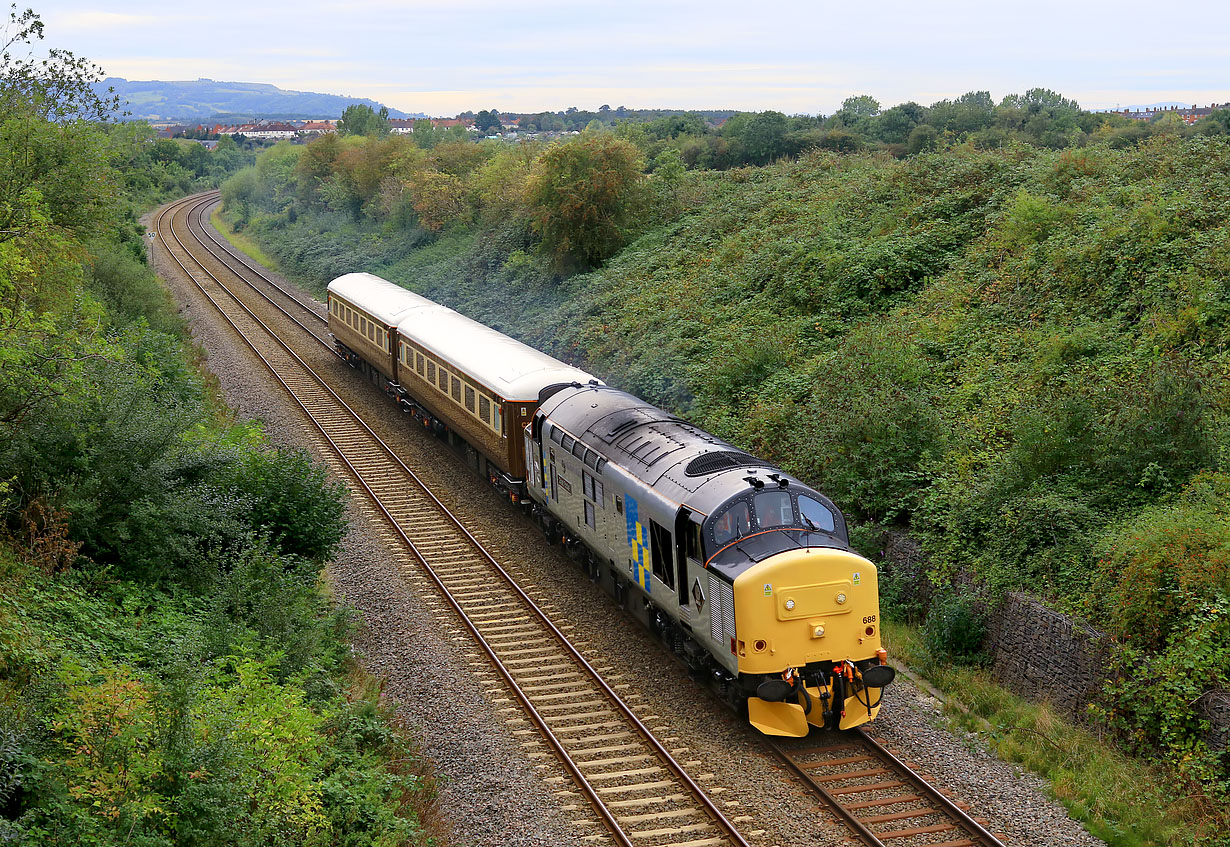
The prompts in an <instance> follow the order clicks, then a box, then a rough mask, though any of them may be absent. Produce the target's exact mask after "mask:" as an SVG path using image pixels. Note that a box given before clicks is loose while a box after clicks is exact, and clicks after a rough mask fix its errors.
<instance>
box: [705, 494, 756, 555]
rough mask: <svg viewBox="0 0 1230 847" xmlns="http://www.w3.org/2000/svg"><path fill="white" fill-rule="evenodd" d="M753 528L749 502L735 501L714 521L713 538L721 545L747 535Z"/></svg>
mask: <svg viewBox="0 0 1230 847" xmlns="http://www.w3.org/2000/svg"><path fill="white" fill-rule="evenodd" d="M751 528H752V513H751V510H750V509H748V507H747V503H745V502H742V501H740V502H738V503H734V504H732V505H731V506H730V508H728V509H727V510H726V511H725V512H723V513H722V514H720V515H718V517H717V519H716V520H714V522H713V540H714V541H716V542H717V544H718V546H719V547H721V546H722V545H724V544H729V543H730V542H732V541H734V540H735V539H736V538H742V537H743V536H745V535H747V533H748V531H749V530H750V529H751Z"/></svg>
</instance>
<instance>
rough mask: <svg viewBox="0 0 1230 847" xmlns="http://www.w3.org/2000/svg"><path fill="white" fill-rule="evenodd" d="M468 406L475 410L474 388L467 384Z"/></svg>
mask: <svg viewBox="0 0 1230 847" xmlns="http://www.w3.org/2000/svg"><path fill="white" fill-rule="evenodd" d="M466 408H467V409H469V410H470V411H471V412H473V411H474V389H473V388H471V387H470V386H468V385H467V386H466Z"/></svg>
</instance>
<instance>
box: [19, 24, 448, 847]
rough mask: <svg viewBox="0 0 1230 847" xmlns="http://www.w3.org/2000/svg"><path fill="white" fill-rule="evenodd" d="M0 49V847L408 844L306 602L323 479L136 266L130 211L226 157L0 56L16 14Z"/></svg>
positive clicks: (56, 68) (322, 519)
mask: <svg viewBox="0 0 1230 847" xmlns="http://www.w3.org/2000/svg"><path fill="white" fill-rule="evenodd" d="M5 32H6V37H9V38H13V39H14V40H13V41H10V42H9V44H8V45H6V50H5V52H4V55H3V57H2V58H0V102H2V103H3V106H4V108H3V109H2V110H0V842H4V843H15V844H46V845H64V847H69V846H70V845H73V846H74V847H75V845H113V844H133V845H146V847H154V845H172V844H177V845H215V844H216V845H237V844H238V845H268V844H320V845H326V844H328V845H333V844H352V845H370V844H381V845H400V844H405V843H410V842H414V841H416V840H422V827H421V826H420V824H419V821H418V818H417V816H416V811H415V809H416V804H420V803H421V802H422V800H423V799H424V798H427V797H429V796H430V792H429V791H427V790H425V787H424V785H423V780H422V779H421V778H420V776H419V775H418V774H417V773H416V772H415V764H414V762H415V760H414V758H413V756H412V755H411V753H412V750H410V749H409V741H408V738H407V736H406V735H405V733H404V732H402V731H401V730H399V729H398V727H397V726H396V725H395V723H393V722H392V721H391V720H390V719H389V716H388V715H386V714H385V713H384V711H383V707H382V706H381V705H380V701H379V697H378V692H377V691H376V690H375V687H374V686H373V685H372V684H371V682H370V681H368V680H366V679H365V678H364V677H363V676H362V675H361V674H360V673H358V671H357V670H356V669H355V668H353V667H351V666H350V664H349V662H348V659H347V656H348V646H347V642H346V635H347V633H348V631H349V628H350V626H351V617H350V615H349V613H347V612H346V611H344V610H340V609H337V608H334V607H333V606H332V605H331V604H330V603H329V602H328V599H327V597H326V595H325V593H324V591H323V589H322V586H321V584H320V579H321V567H322V563H323V561H324V560H325V559H326V558H327V557H328V556H329V555H330V553H331V552H332V551H333V550H334V549H335V547H336V546H337V544H338V542H339V540H340V539H341V537H342V534H343V532H344V529H345V526H344V522H343V519H342V512H343V507H342V499H341V498H342V493H341V491H340V489H339V486H338V485H336V484H335V483H331V482H329V481H328V479H327V478H326V475H325V473H324V471H323V470H322V469H321V468H319V467H316V466H314V465H313V464H312V463H311V462H310V461H309V460H308V459H307V457H306V456H305V455H303V454H301V453H297V452H293V451H281V450H274V449H271V448H270V447H269V446H268V445H266V443H265V441H264V437H263V436H262V434H261V432H260V430H259V429H258V428H257V427H256V426H255V425H253V424H235V423H233V422H231V416H230V414H229V412H227V410H225V409H223V408H221V407H220V406H218V405H217V404H216V403H215V402H214V401H213V400H212V399H211V395H210V394H209V392H208V391H207V388H206V385H205V382H204V380H203V379H202V376H201V373H200V372H199V371H198V369H197V368H196V367H194V366H193V365H192V364H191V363H190V361H189V357H190V354H191V353H192V351H191V349H190V345H189V343H188V340H187V337H186V334H185V333H184V331H183V328H182V326H181V325H180V323H179V319H178V317H177V316H176V314H175V311H174V306H173V304H171V303H170V302H169V299H168V298H167V296H166V293H165V292H164V291H163V290H162V289H161V287H160V286H159V284H158V281H157V280H156V279H155V278H154V275H153V274H152V273H151V271H150V270H149V268H148V267H146V265H145V259H144V248H143V245H142V240H143V237H144V233H143V231H142V230H141V229H140V228H139V227H138V225H137V212H138V210H139V209H141V208H143V207H145V205H146V204H147V203H149V202H151V201H153V200H155V199H157V198H160V197H165V196H167V195H168V194H173V193H175V192H178V191H181V190H185V189H187V188H190V187H201V186H207V185H209V184H210V182H211V179H213V178H215V177H220V176H224V175H225V173H226V172H227V170H228V169H233V168H234V167H236V166H238V165H241V164H243V161H242V156H240V155H238V154H237V152H236V151H233V150H231V151H224V154H223V156H221V157H219V158H216V159H202V158H201V157H200V154H199V152H198V151H200V152H203V151H202V150H201V148H200V147H199V145H195V144H194V143H191V142H189V143H187V144H182V145H181V144H178V143H174V142H166V143H163V142H157V143H155V142H153V140H152V137H151V135H150V134H149V129H148V127H144V128H139V127H115V126H112V125H110V124H109V123H107V122H105V121H103V120H102V115H103V113H104V112H105V111H106V110H107V109H108V108H110V106H111V105H112V104H108V103H107V102H105V101H104V100H101V99H99V98H98V97H97V96H95V95H94V94H93V93H92V90H91V89H90V87H89V84H90V83H91V82H92V81H93V80H94V79H95V78H96V77H97V72H96V69H93V68H92V66H90V65H89V64H88V63H85V62H82V61H81V60H78V59H76V58H75V57H73V56H71V55H70V54H67V53H64V52H52V53H51V54H50V55H49V56H47V57H46V58H47V61H46V62H45V63H44V62H43V61H42V57H38V56H37V55H35V56H34V58H31V59H29V60H15V59H12V58H11V55H15V54H19V53H22V52H24V48H27V47H29V48H30V49H34V43H35V42H37V39H38V38H39V36H40V35H41V24H40V22H39V20H38V17H37V15H34V13H32V12H27V13H24V14H20V15H19V14H17V13H16V12H14V13H13V15H12V17H11V20H10V21H9V25H8V27H7V28H6V30H5ZM16 42H22V43H21V44H19V45H18V47H20V48H22V49H16V48H15V49H13V50H12V51H11V52H10V51H9V50H8V49H7V47H8V46H12V45H13V44H14V43H16ZM194 163H195V164H194ZM198 166H199V167H198ZM218 168H220V169H221V170H215V169H218Z"/></svg>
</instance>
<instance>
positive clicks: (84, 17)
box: [46, 9, 192, 37]
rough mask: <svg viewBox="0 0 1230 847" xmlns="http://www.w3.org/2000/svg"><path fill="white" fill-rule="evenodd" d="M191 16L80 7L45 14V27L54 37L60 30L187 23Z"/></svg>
mask: <svg viewBox="0 0 1230 847" xmlns="http://www.w3.org/2000/svg"><path fill="white" fill-rule="evenodd" d="M190 20H192V18H190V17H187V16H180V15H154V14H149V15H134V14H127V13H123V12H99V11H95V10H86V9H82V10H79V11H71V12H58V13H52V14H50V15H48V16H47V20H46V24H47V29H48V30H49V31H50V32H51V34H52V36H53V37H54V35H55V33H57V32H59V31H61V30H68V31H70V32H71V31H73V30H86V31H91V32H92V31H96V30H123V29H130V28H136V27H140V28H146V27H153V26H165V25H166V24H167V23H175V22H178V23H181V24H182V23H187V22H188V21H190Z"/></svg>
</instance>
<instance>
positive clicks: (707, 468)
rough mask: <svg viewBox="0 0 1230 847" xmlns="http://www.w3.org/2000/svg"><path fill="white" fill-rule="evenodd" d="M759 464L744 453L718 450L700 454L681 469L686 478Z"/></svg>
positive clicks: (758, 461) (759, 462)
mask: <svg viewBox="0 0 1230 847" xmlns="http://www.w3.org/2000/svg"><path fill="white" fill-rule="evenodd" d="M760 464H763V462H761V461H760V460H759V459H756V458H754V457H752V456H749V455H748V454H746V453H737V452H734V451H731V450H718V451H714V452H712V453H701V454H700V455H699V456H697V457H696V458H695V459H693V460H692V461H690V462H688V466H687V467H686V468H684V469H683V472H684V473H685V474H687V475H688V476H708V475H709V474H714V473H717V472H718V471H728V470H730V469H731V468H742V467H746V466H748V465H760Z"/></svg>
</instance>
